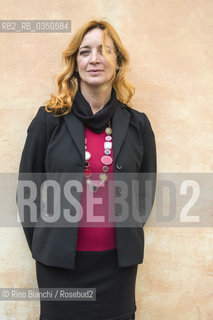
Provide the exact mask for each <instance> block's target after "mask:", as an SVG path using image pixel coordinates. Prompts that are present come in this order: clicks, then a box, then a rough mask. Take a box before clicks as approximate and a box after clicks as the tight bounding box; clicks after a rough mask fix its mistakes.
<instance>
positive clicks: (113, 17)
mask: <svg viewBox="0 0 213 320" xmlns="http://www.w3.org/2000/svg"><path fill="white" fill-rule="evenodd" d="M0 7H1V15H0V16H1V19H16V20H17V19H47V20H49V19H68V20H72V30H73V31H75V30H76V29H77V28H78V27H79V26H81V25H82V24H83V23H84V22H86V21H88V20H90V19H94V18H98V19H99V18H101V19H106V20H107V21H109V22H110V23H112V24H113V25H114V27H115V28H116V29H117V31H118V33H119V34H120V37H121V39H122V40H123V43H124V45H125V46H126V48H127V49H128V51H129V53H130V58H131V69H130V73H129V77H130V79H131V81H132V82H133V83H134V85H135V86H136V95H135V97H134V99H133V100H132V102H133V105H134V108H136V109H138V110H140V111H143V112H145V113H146V114H147V115H148V116H149V118H150V121H151V123H152V127H153V130H154V132H155V136H156V143H157V151H158V171H159V172H212V169H213V153H212V145H213V135H212V127H213V125H212V124H213V123H212V119H213V108H212V102H213V99H212V89H213V73H212V67H213V52H212V41H213V39H212V27H213V23H212V21H213V2H212V1H211V0H205V1H202V0H194V1H192V0H161V1H160V0H141V1H139V0H133V1H130V0H122V1H121V0H116V1H115V0H114V1H112V0H89V1H86V0H81V1H79V0H78V1H77V0H70V1H65V0H64V1H63V0H62V1H56V0H52V1H51V2H49V1H37V2H36V1H23V0H20V1H18V2H16V1H14V0H8V1H7V2H5V1H4V2H3V1H2V0H1V3H0ZM71 36H72V33H71V34H69V33H64V34H63V33H59V34H56V33H55V34H54V33H53V34H51V33H44V34H41V33H36V34H24V33H22V34H20V33H18V34H15V33H12V34H9V33H8V34H3V33H1V34H0V39H1V49H0V61H1V64H0V66H1V73H0V74H1V76H0V90H1V104H0V114H1V117H0V123H1V124H0V143H1V149H0V153H1V162H0V170H1V172H4V173H11V172H17V169H18V165H19V161H20V156H21V151H22V148H23V144H24V140H25V137H26V129H27V127H28V125H29V122H30V121H31V119H32V118H33V116H34V115H35V113H36V112H37V109H38V107H39V106H41V105H42V104H43V102H44V101H45V100H47V99H48V98H49V95H50V93H51V92H55V86H54V84H53V81H52V79H53V76H54V75H55V74H56V72H58V71H60V68H61V52H62V51H63V50H64V49H65V47H66V46H67V44H68V42H69V40H70V38H71ZM11 190H13V187H11V189H10V190H8V193H7V197H11V203H12V202H13V201H14V197H15V195H14V193H12V194H11V192H10V191H11ZM2 194H5V187H4V183H2V182H1V195H2ZM8 195H9V196H8ZM3 200H4V199H2V196H1V201H3ZM11 206H12V212H13V210H15V205H14V204H11ZM209 210H212V208H209ZM1 215H4V211H1ZM145 237H146V250H145V259H144V263H143V264H142V265H139V270H138V277H137V285H136V302H137V308H138V310H137V313H136V319H137V320H198V319H199V320H212V319H213V303H212V298H213V254H212V246H213V235H212V229H211V228H208V229H207V228H148V227H146V228H145ZM0 248H1V254H0V279H1V280H0V287H20V288H24V287H36V286H37V282H36V278H35V261H34V260H33V259H31V255H30V252H29V250H28V247H27V243H26V241H25V238H24V234H23V231H22V230H21V229H17V228H1V230H0ZM38 314H39V302H38V301H30V302H20V301H13V302H0V319H1V320H36V319H38ZM100 320H101V319H100Z"/></svg>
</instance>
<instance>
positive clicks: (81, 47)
mask: <svg viewBox="0 0 213 320" xmlns="http://www.w3.org/2000/svg"><path fill="white" fill-rule="evenodd" d="M98 47H102V44H101V45H100V46H98ZM106 47H108V48H109V49H112V48H111V47H110V46H108V45H106ZM83 48H88V49H90V48H91V46H83V47H80V48H79V50H80V49H83Z"/></svg>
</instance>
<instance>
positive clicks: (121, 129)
mask: <svg viewBox="0 0 213 320" xmlns="http://www.w3.org/2000/svg"><path fill="white" fill-rule="evenodd" d="M64 119H65V123H66V125H67V128H68V130H69V133H70V134H71V136H72V138H73V140H74V142H75V144H76V146H77V148H78V150H79V152H80V155H81V158H82V160H83V163H84V161H85V143H84V124H83V122H81V121H80V120H79V119H78V117H77V116H76V115H75V114H74V113H73V112H72V111H71V112H70V113H68V114H66V115H65V116H64ZM129 121H130V113H129V111H128V110H127V109H126V107H125V105H123V104H122V103H121V102H119V104H118V105H117V108H116V110H115V112H114V114H113V117H112V139H113V162H114V163H115V161H116V159H117V156H118V153H119V151H120V148H121V145H122V143H123V141H124V138H125V136H126V133H127V129H128V126H129Z"/></svg>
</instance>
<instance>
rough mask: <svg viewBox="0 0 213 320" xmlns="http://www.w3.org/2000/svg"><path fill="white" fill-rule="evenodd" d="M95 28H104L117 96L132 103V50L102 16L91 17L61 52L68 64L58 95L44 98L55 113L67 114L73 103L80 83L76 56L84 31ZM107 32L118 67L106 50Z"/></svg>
mask: <svg viewBox="0 0 213 320" xmlns="http://www.w3.org/2000/svg"><path fill="white" fill-rule="evenodd" d="M95 28H99V29H101V30H102V31H103V38H102V52H103V56H104V57H105V59H107V60H108V61H109V62H110V63H111V65H112V66H113V70H114V75H113V78H112V86H113V88H114V89H115V91H116V96H117V99H118V100H120V101H121V102H122V103H124V104H126V105H129V107H131V103H130V100H131V98H132V96H133V95H134V93H135V87H134V86H133V85H132V84H131V83H130V82H129V81H128V79H127V72H128V66H129V54H128V52H127V50H126V49H125V48H124V46H123V44H122V42H121V39H120V37H119V35H118V33H117V32H116V30H115V29H114V28H113V27H112V26H111V24H109V23H108V22H106V21H103V20H99V21H97V20H92V21H89V22H88V23H86V24H85V25H84V26H82V27H81V28H80V29H79V30H78V31H77V32H76V33H75V34H74V36H73V37H72V40H71V41H70V43H69V45H68V47H67V49H66V50H65V51H63V53H62V60H63V61H64V62H65V67H64V70H63V72H62V73H61V74H60V75H59V77H58V78H57V86H58V92H57V95H55V94H51V98H50V99H49V100H48V101H45V102H44V106H45V109H46V111H48V112H52V113H53V114H54V115H55V116H61V115H65V114H67V113H69V112H70V111H71V109H72V103H73V100H74V97H75V95H76V92H77V91H78V88H79V83H80V77H79V74H78V73H77V72H76V67H77V62H76V57H77V54H78V50H79V47H80V45H81V43H82V40H83V38H84V36H85V34H86V33H87V32H88V31H90V30H92V29H95ZM106 36H109V37H111V39H112V41H113V43H114V47H115V50H116V56H117V64H118V67H117V68H116V64H115V63H114V62H113V60H112V59H111V58H110V56H109V54H108V52H107V50H106V46H105V44H106Z"/></svg>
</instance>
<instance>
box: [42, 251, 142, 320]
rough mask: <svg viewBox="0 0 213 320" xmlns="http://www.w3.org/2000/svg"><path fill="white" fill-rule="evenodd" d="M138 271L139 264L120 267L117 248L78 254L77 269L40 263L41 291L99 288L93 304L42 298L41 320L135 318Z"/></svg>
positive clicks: (120, 319)
mask: <svg viewBox="0 0 213 320" xmlns="http://www.w3.org/2000/svg"><path fill="white" fill-rule="evenodd" d="M137 268H138V265H134V266H130V267H123V268H118V265H117V250H116V249H111V250H105V251H77V252H76V268H75V269H74V270H72V269H65V268H59V267H53V266H47V265H44V264H43V263H41V262H39V261H36V275H37V282H38V287H39V288H95V289H96V299H95V300H93V301H91V300H90V301H88V300H87V301H86V300H81V301H80V300H67V301H65V300H64V301H63V300H60V301H56V300H52V301H47V300H43V299H41V300H40V307H41V310H40V320H132V319H135V311H136V303H135V283H136V276H137ZM69 292H70V291H69Z"/></svg>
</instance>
